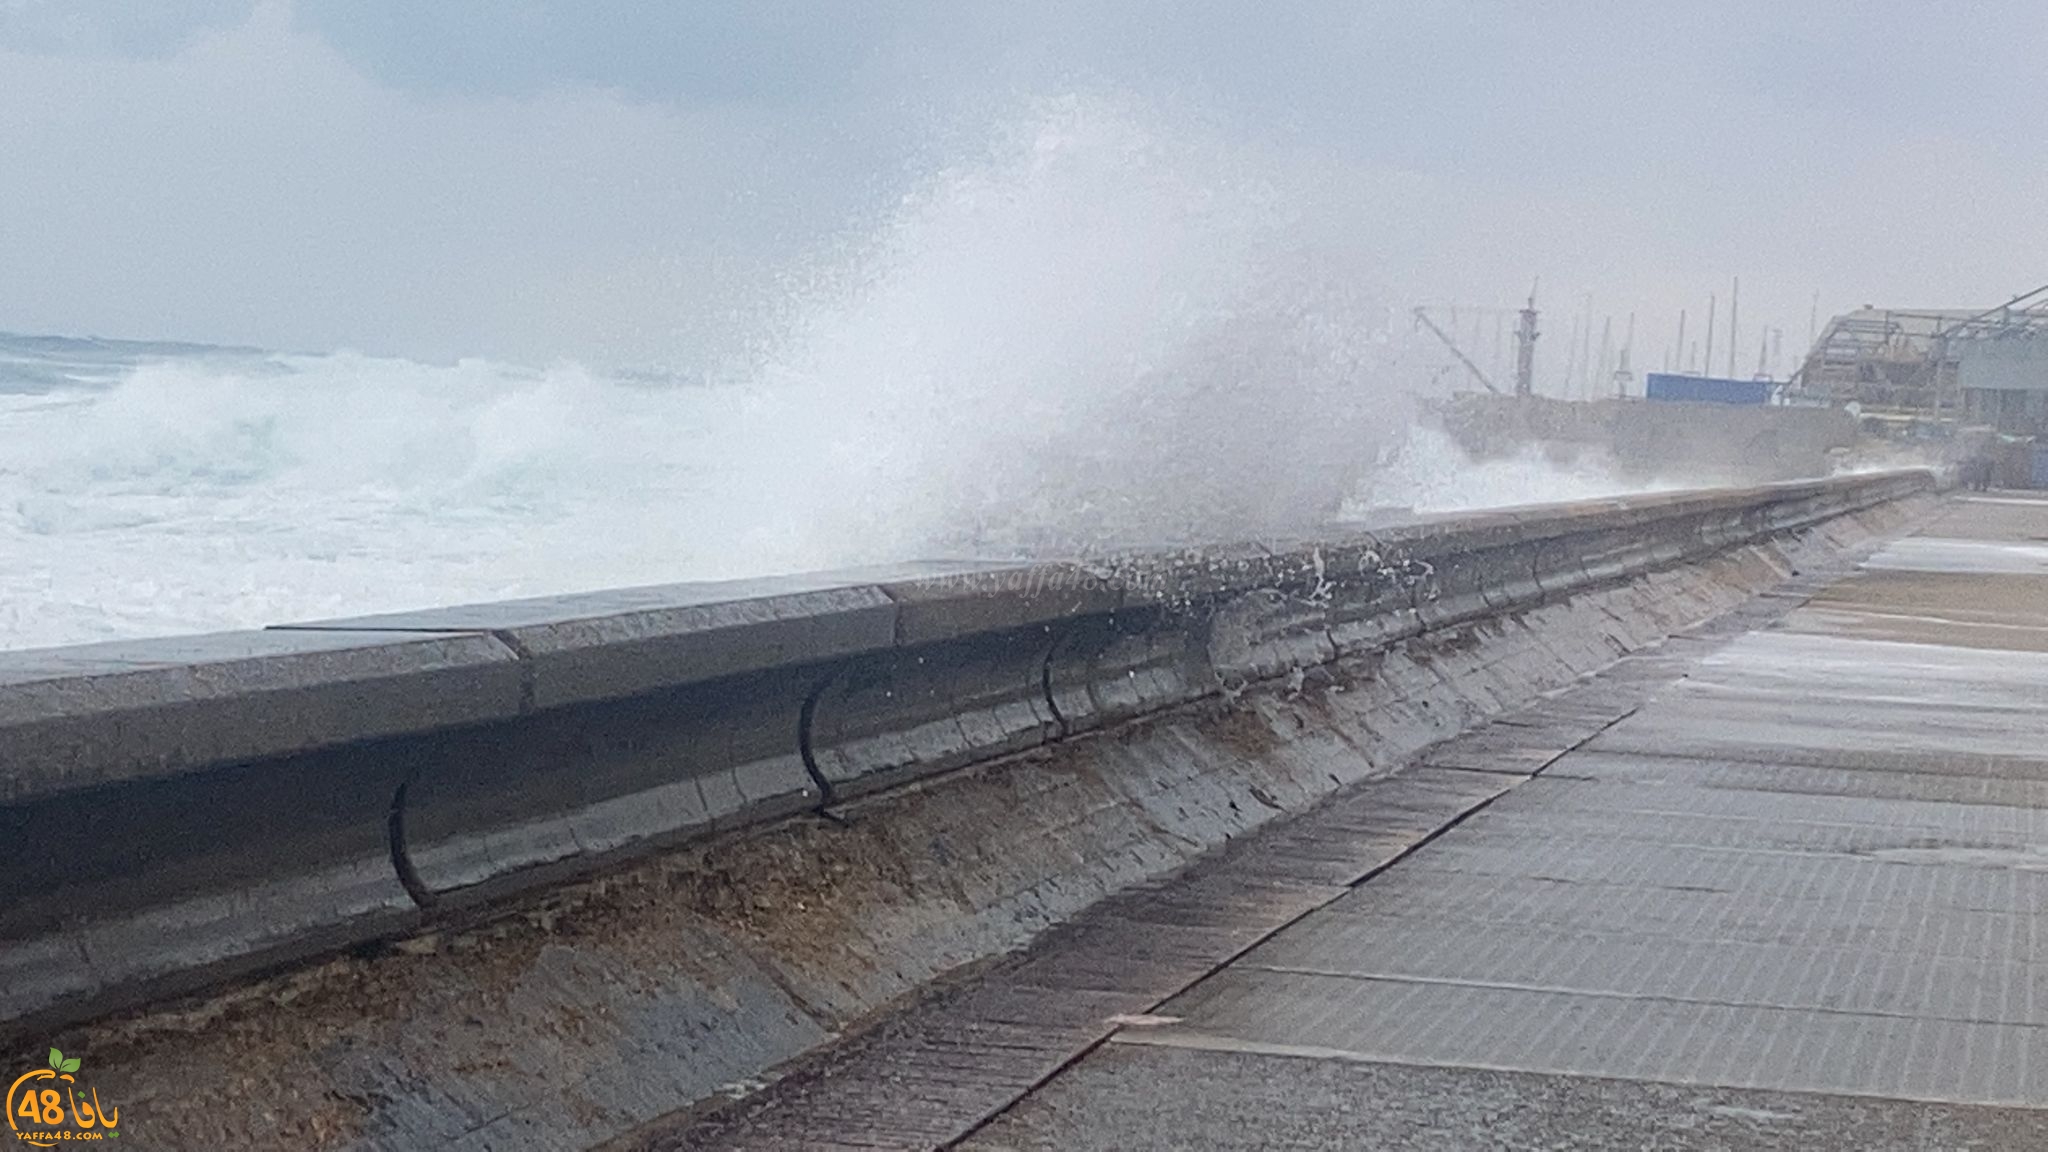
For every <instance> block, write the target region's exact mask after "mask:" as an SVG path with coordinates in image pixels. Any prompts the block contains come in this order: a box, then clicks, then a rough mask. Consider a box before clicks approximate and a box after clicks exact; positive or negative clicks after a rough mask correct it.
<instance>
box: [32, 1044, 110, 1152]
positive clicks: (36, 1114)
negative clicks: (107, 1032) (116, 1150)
mask: <svg viewBox="0 0 2048 1152" xmlns="http://www.w3.org/2000/svg"><path fill="white" fill-rule="evenodd" d="M78 1064H79V1060H78V1057H76V1056H70V1057H67V1056H65V1055H64V1054H63V1053H62V1052H59V1051H57V1050H56V1049H55V1048H52V1049H50V1066H49V1067H48V1068H38V1069H36V1070H35V1071H33V1072H27V1073H24V1074H22V1076H21V1077H20V1078H18V1079H16V1080H15V1082H14V1083H13V1084H11V1085H9V1086H8V1088H7V1126H8V1127H9V1128H12V1129H14V1138H15V1139H16V1140H21V1141H24V1142H26V1143H29V1144H33V1145H34V1146H36V1147H37V1148H54V1147H56V1146H57V1145H58V1144H59V1143H61V1142H64V1141H71V1140H113V1139H117V1138H119V1137H120V1135H121V1132H120V1130H119V1129H117V1128H116V1127H114V1126H115V1125H116V1124H119V1123H120V1122H121V1112H120V1110H119V1109H117V1108H102V1107H100V1093H99V1089H97V1088H93V1089H85V1088H82V1087H81V1086H80V1085H79V1083H78V1081H77V1079H76V1078H74V1077H73V1076H72V1075H71V1074H72V1073H73V1072H76V1071H78ZM59 1082H62V1083H63V1084H64V1088H63V1089H62V1090H61V1091H60V1090H59V1089H58V1087H57V1085H58V1083H59ZM81 1091H83V1092H85V1093H86V1095H85V1097H84V1098H82V1099H81V1098H80V1097H79V1095H78V1094H79V1093H80V1092H81Z"/></svg>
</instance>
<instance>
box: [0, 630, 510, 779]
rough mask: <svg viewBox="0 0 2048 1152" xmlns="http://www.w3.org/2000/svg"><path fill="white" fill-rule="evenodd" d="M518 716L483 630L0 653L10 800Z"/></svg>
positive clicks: (287, 635) (497, 650)
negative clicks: (430, 634) (435, 634)
mask: <svg viewBox="0 0 2048 1152" xmlns="http://www.w3.org/2000/svg"><path fill="white" fill-rule="evenodd" d="M518 711H519V669H518V667H517V666H516V664H515V657H514V655H513V653H512V652H511V651H510V650H508V649H507V648H506V647H505V646H504V645H503V644H501V643H499V642H498V641H497V640H496V639H494V638H492V637H490V636H487V635H482V634H480V633H477V632H475V631H457V632H454V633H451V634H449V635H441V636H415V635H409V634H406V633H403V632H394V631H375V632H352V633H346V634H307V633H297V632H268V631H264V632H227V633H218V634H214V635H207V636H181V637H175V638H171V639H165V640H140V641H124V642H118V643H110V644H85V645H79V646H77V647H72V648H51V649H29V650H26V651H15V652H0V764H4V765H5V766H6V770H5V771H4V772H0V803H6V804H16V803H22V802H25V801H30V800H38V799H43V798H46V797H51V796H55V795H58V794H61V793H66V792H72V791H78V790H82V789H87V788H97V787H103V786H107V785H112V784H118V783H121V782H123V781H127V780H132V779H136V778H138V777H143V776H153V777H163V776H167V775H175V774H178V773H181V772H189V771H193V770H197V769H200V768H205V767H209V766H212V765H216V764H222V763H234V762H237V761H242V760H253V759H259V758H262V757H266V756H278V755H283V754H287V753H291V752H297V751H301V750H303V749H307V748H320V747H326V746H330V745H335V744H345V743H349V742H351V741H357V740H370V739H375V738H379V737H386V736H396V735H403V734H407V733H413V732H424V731H430V730H433V729H437V728H446V727H453V726H458V725H462V724H473V723H481V722H486V721H491V720H502V719H505V718H507V717H510V716H513V715H516V714H517V713H518Z"/></svg>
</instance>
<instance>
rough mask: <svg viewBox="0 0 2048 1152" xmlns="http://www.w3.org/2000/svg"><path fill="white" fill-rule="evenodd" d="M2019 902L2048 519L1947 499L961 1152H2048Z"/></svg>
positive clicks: (2047, 735)
mask: <svg viewBox="0 0 2048 1152" xmlns="http://www.w3.org/2000/svg"><path fill="white" fill-rule="evenodd" d="M1467 755H1468V756H1469V753H1467ZM1471 767H1480V768H1483V767H1485V766H1484V765H1471ZM1509 770H1511V771H1524V770H1526V769H1525V768H1524V766H1522V765H1519V764H1517V765H1512V766H1511V767H1510V768H1509ZM2044 910H2048V501H2043V500H2039V499H2034V498H2029V497H2017V496H2010V495H2007V496H1994V497H1990V498H1981V497H1965V498H1961V499H1958V500H1956V501H1953V502H1952V503H1950V504H1948V505H1947V506H1946V507H1944V508H1943V509H1942V511H1941V512H1940V513H1939V514H1938V515H1937V516H1935V517H1934V518H1932V519H1931V520H1930V521H1929V522H1928V523H1926V524H1925V525H1923V526H1922V528H1921V529H1920V531H1919V532H1918V533H1917V534H1916V535H1913V536H1910V537H1907V538H1904V539H1901V540H1898V541H1895V542H1893V543H1891V544H1889V545H1887V546H1886V547H1885V548H1883V549H1882V550H1880V551H1879V552H1878V553H1877V554H1876V555H1874V556H1872V557H1871V558H1870V559H1868V560H1867V561H1865V562H1864V563H1863V564H1861V565H1860V566H1859V567H1858V568H1857V569H1856V570H1855V571H1854V572H1852V573H1850V574H1848V575H1846V576H1844V577H1843V578H1841V579H1839V580H1836V581H1834V582H1833V583H1831V584H1829V585H1828V586H1826V587H1825V588H1823V589H1821V590H1820V591H1819V592H1818V594H1817V595H1815V596H1814V597H1813V598H1812V599H1811V600H1809V601H1807V602H1806V603H1805V604H1803V605H1802V606H1800V607H1798V608H1796V609H1795V610H1793V611H1791V612H1790V613H1788V614H1785V615H1783V616H1782V617H1780V618H1778V619H1776V620H1774V621H1772V622H1770V623H1769V624H1767V625H1765V626H1763V627H1760V628H1757V629H1755V630H1751V631H1747V632H1744V633H1742V634H1739V635H1735V636H1733V637H1732V638H1731V639H1729V640H1728V641H1727V642H1726V643H1725V644H1721V645H1720V646H1718V647H1716V648H1715V649H1714V650H1712V651H1709V652H1708V653H1707V654H1705V655H1703V656H1702V657H1700V658H1699V659H1698V660H1696V661H1695V662H1693V663H1692V665H1691V666H1690V667H1689V668H1687V669H1686V670H1685V671H1684V673H1683V675H1682V676H1680V677H1679V678H1677V679H1675V680H1672V681H1670V682H1668V683H1665V684H1662V685H1658V686H1655V687H1654V688H1653V689H1652V690H1651V691H1650V692H1649V693H1648V694H1647V696H1646V698H1645V699H1644V701H1643V702H1642V703H1641V704H1640V706H1639V707H1637V708H1636V709H1635V710H1634V711H1633V712H1631V713H1630V714H1628V715H1627V716H1626V717H1624V718H1622V719H1620V720H1619V721H1618V722H1616V723H1614V724H1612V725H1611V726H1609V727H1607V728H1605V729H1604V730H1602V731H1600V732H1599V733H1598V734H1597V735H1594V736H1593V737H1592V738H1591V739H1588V740H1586V741H1584V742H1583V743H1581V744H1579V745H1578V746H1577V747H1576V748H1574V749H1573V750H1571V751H1569V752H1566V753H1565V754H1564V755H1562V756H1560V757H1557V758H1555V759H1553V760H1551V761H1549V762H1548V763H1547V764H1546V765H1545V766H1544V767H1543V768H1542V769H1541V771H1540V772H1539V773H1537V774H1535V775H1532V776H1530V777H1528V778H1527V779H1525V780H1524V781H1523V782H1522V783H1520V784H1518V785H1517V786H1515V787H1513V788H1512V789H1510V790H1509V791H1507V792H1505V793H1504V794H1502V795H1501V796H1499V797H1498V798H1497V799H1495V800H1493V801H1492V802H1491V803H1489V804H1487V805H1486V806H1484V807H1483V808H1482V809H1479V810H1477V811H1475V812H1473V813H1472V814H1470V815H1469V816H1468V817H1466V818H1465V819H1463V820H1462V821H1461V822H1459V823H1457V824H1456V825H1455V826H1454V827H1450V828H1449V829H1447V830H1446V831H1444V832H1443V833H1442V834H1441V835H1439V836H1437V837H1435V838H1434V839H1432V840H1430V841H1429V842H1428V843H1426V844H1424V845H1422V846H1421V847H1419V848H1418V849H1417V850H1415V851H1414V852H1412V853H1410V854H1408V855H1406V856H1404V857H1403V858H1401V859H1400V860H1399V861H1397V862H1396V863H1394V864H1393V865H1391V866H1390V867H1388V868H1386V869H1384V870H1383V871H1381V872H1379V873H1378V874H1376V875H1374V876H1373V877H1371V878H1370V879H1369V880H1368V881H1366V882H1364V883H1361V884H1359V885H1357V886H1355V887H1353V888H1352V889H1350V890H1349V891H1348V892H1347V893H1345V894H1344V895H1342V896H1341V897H1339V898H1337V899H1335V900H1332V901H1330V902H1328V903H1327V904H1324V905H1322V906H1321V907H1319V908H1318V909H1316V910H1315V911H1312V912H1310V913H1308V914H1307V915H1305V916H1303V917H1301V918H1300V919H1298V920H1296V921H1294V922H1293V923H1291V924H1290V925H1288V926H1287V927H1285V928H1283V929H1281V930H1279V931H1278V932H1276V933H1275V934H1273V935H1272V936H1270V937H1269V938H1267V939H1266V940H1264V941H1263V942H1262V943H1260V944H1258V945H1257V946H1255V947H1253V948H1251V949H1250V950H1249V951H1247V952H1245V953H1244V954H1243V955H1242V956H1240V957H1238V958H1237V959H1236V960H1235V961H1234V962H1232V963H1230V964H1229V965H1227V966H1225V967H1223V968H1221V969H1220V970H1218V971H1216V972H1214V973H1212V974H1211V975H1210V976H1208V977H1207V978H1206V979H1204V980H1202V981H1200V982H1199V983H1197V984H1195V985H1194V986H1192V987H1191V988H1189V989H1187V990H1186V991H1185V992H1183V993H1181V994H1180V995H1178V996H1176V997H1174V998H1172V999H1170V1000H1168V1001H1167V1002H1165V1003H1164V1004H1162V1005H1160V1006H1158V1007H1157V1008H1156V1009H1155V1010H1154V1012H1153V1013H1151V1015H1152V1016H1153V1017H1154V1018H1155V1019H1153V1020H1152V1021H1150V1022H1148V1023H1146V1024H1144V1025H1142V1026H1126V1027H1123V1028H1120V1029H1119V1030H1118V1031H1117V1032H1116V1033H1115V1034H1114V1035H1113V1036H1112V1037H1111V1038H1110V1040H1109V1042H1108V1043H1106V1044H1103V1045H1101V1046H1100V1047H1098V1048H1097V1049H1096V1050H1095V1051H1093V1052H1092V1053H1091V1054H1090V1055H1088V1056H1087V1057H1085V1058H1084V1059H1081V1060H1080V1061H1078V1062H1076V1063H1075V1064H1074V1065H1072V1066H1071V1067H1069V1068H1067V1069H1066V1070H1065V1071H1064V1072H1062V1073H1061V1074H1060V1075H1058V1076H1056V1077H1054V1078H1053V1079H1051V1080H1050V1081H1049V1082H1047V1083H1046V1084H1044V1085H1042V1086H1040V1087H1039V1088H1038V1089H1037V1090H1036V1091H1034V1092H1032V1093H1031V1094H1030V1095H1029V1096H1027V1097H1026V1098H1024V1099H1022V1100H1020V1101H1019V1102H1017V1103H1016V1104H1014V1105H1012V1106H1011V1107H1010V1108H1009V1109H1008V1110H1007V1111H1006V1112H1004V1113H1003V1114H1002V1115H1001V1116H999V1117H997V1118H996V1119H995V1120H994V1121H993V1122H991V1123H989V1124H987V1125H984V1126H983V1127H981V1128H980V1129H979V1130H978V1131H977V1132H975V1133H974V1134H973V1135H972V1136H970V1137H969V1138H968V1140H967V1141H966V1146H968V1147H974V1148H985V1149H995V1148H1023V1147H1032V1148H1051V1147H1059V1148H1091V1147H1092V1148H1138V1147H1186V1148H1195V1147H1219V1146H1237V1147H1279V1146H1291V1147H1374V1148H1411V1147H1412V1148H1425V1147H1427V1148H1466V1147H1646V1146H1656V1147H1687V1148H1690V1147H1703V1148H1704V1147H1786V1148H1792V1147H1798V1148H1803V1149H1820V1148H1829V1149H1832V1148H1841V1149H1867V1148H1879V1147H1901V1148H1935V1147H1941V1148H1950V1147H1986V1148H1991V1147H2040V1146H2048V1111H2042V1110H2043V1109H2048V924H2044V921H2043V919H2042V913H2043V911H2044Z"/></svg>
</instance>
